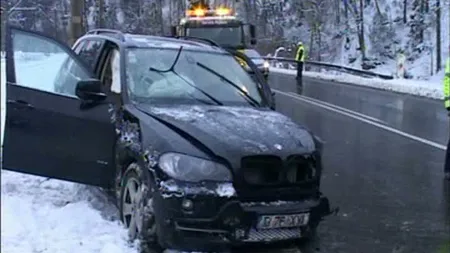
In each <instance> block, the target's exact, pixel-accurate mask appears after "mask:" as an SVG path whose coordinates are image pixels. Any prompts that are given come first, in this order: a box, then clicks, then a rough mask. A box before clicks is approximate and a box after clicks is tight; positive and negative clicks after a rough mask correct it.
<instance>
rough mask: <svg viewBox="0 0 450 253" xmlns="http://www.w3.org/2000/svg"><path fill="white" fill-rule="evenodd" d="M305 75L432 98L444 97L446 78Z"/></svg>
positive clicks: (274, 69) (288, 73)
mask: <svg viewBox="0 0 450 253" xmlns="http://www.w3.org/2000/svg"><path fill="white" fill-rule="evenodd" d="M270 71H271V72H275V73H281V74H287V75H296V71H295V70H289V69H281V68H274V67H272V68H270ZM303 75H304V76H307V77H312V78H317V79H322V80H327V81H336V82H342V83H348V84H354V85H361V86H366V87H371V88H377V89H382V90H388V91H395V92H401V93H407V94H412V95H416V96H422V97H428V98H432V99H443V97H444V93H443V90H442V81H443V78H444V74H443V73H442V74H441V75H438V77H439V76H442V77H441V79H439V78H433V79H432V80H430V81H419V80H407V79H394V80H382V79H379V78H372V79H371V78H364V77H358V76H354V75H350V74H344V73H342V74H340V75H334V74H328V73H319V72H310V71H305V72H304V73H303Z"/></svg>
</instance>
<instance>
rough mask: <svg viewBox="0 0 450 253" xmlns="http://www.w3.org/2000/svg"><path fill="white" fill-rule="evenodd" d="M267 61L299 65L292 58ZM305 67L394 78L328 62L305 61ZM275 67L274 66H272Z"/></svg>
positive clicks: (362, 75)
mask: <svg viewBox="0 0 450 253" xmlns="http://www.w3.org/2000/svg"><path fill="white" fill-rule="evenodd" d="M263 58H264V59H265V60H268V61H269V62H270V61H272V63H273V61H281V62H288V63H297V61H296V60H295V59H292V58H284V57H263ZM304 64H305V66H308V65H310V66H316V67H325V68H329V69H332V70H336V71H341V72H344V73H348V74H353V75H358V76H361V77H378V78H381V79H385V80H392V79H394V77H393V76H392V75H386V74H379V73H375V72H372V71H367V70H361V69H355V68H349V67H344V66H340V65H335V64H331V63H326V62H317V61H305V63H304ZM270 65H271V66H273V64H270Z"/></svg>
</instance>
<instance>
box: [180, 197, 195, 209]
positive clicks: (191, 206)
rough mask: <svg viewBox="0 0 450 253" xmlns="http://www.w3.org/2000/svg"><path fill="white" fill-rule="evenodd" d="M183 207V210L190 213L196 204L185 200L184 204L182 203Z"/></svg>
mask: <svg viewBox="0 0 450 253" xmlns="http://www.w3.org/2000/svg"><path fill="white" fill-rule="evenodd" d="M181 207H183V209H185V210H188V211H190V210H192V208H193V207H194V202H192V200H189V199H183V202H181Z"/></svg>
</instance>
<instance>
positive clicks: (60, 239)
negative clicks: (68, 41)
mask: <svg viewBox="0 0 450 253" xmlns="http://www.w3.org/2000/svg"><path fill="white" fill-rule="evenodd" d="M42 60H45V58H43V57H42V56H40V57H36V59H28V61H22V62H19V64H22V66H27V67H28V68H39V66H41V69H42V70H43V71H41V72H40V73H41V74H42V79H40V80H44V79H46V80H49V78H54V73H48V71H47V72H46V71H45V70H46V68H45V66H46V65H45V64H42ZM60 63H61V61H59V64H60ZM0 64H1V85H0V88H1V92H0V94H1V100H0V101H1V106H0V108H1V130H2V131H1V136H2V138H1V139H2V144H3V129H4V123H5V118H4V116H5V113H6V110H5V71H4V70H5V68H4V61H3V59H2V60H1V62H0ZM57 67H58V66H53V69H55V68H57ZM47 68H48V66H47ZM21 69H25V68H21ZM48 69H49V70H51V69H52V68H48ZM33 73H34V74H35V73H36V72H35V71H34V72H33ZM52 74H53V76H52ZM22 76H23V77H26V76H27V75H22ZM28 78H31V80H39V78H36V77H35V76H34V75H31V76H28ZM33 78H34V79H33ZM23 81H24V82H27V81H26V80H23ZM43 83H45V82H43ZM1 196H2V197H1V252H5V253H33V252H41V253H71V252H74V253H79V252H83V253H136V252H137V250H136V247H135V245H131V244H130V243H129V242H128V241H127V233H126V230H125V229H124V228H123V226H122V224H121V223H120V221H119V219H118V214H117V208H115V207H114V206H113V205H112V204H111V203H110V202H109V201H108V200H107V198H106V197H105V195H103V194H102V193H101V192H100V191H99V190H98V189H96V188H93V187H88V186H84V185H80V184H74V183H69V182H65V181H60V180H53V179H47V178H43V177H37V176H31V175H26V174H21V173H15V172H10V171H5V170H2V171H1Z"/></svg>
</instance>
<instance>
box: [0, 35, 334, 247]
mask: <svg viewBox="0 0 450 253" xmlns="http://www.w3.org/2000/svg"><path fill="white" fill-rule="evenodd" d="M6 34H7V35H6V43H7V44H6V58H7V59H6V65H7V87H6V88H7V116H6V131H5V139H4V150H3V151H4V152H3V159H4V164H3V165H4V167H5V168H6V169H9V170H14V171H19V172H24V173H30V174H35V175H41V176H46V177H51V178H57V179H63V180H68V181H73V182H79V183H83V184H89V185H95V186H100V187H102V188H105V189H109V190H110V192H111V193H113V195H114V196H115V197H116V199H117V203H118V206H119V209H120V214H121V218H122V221H123V223H124V224H125V226H126V228H127V229H128V231H129V235H130V238H131V239H135V238H140V239H142V240H143V241H144V242H145V244H146V245H152V246H155V247H159V248H160V249H166V248H170V249H182V250H192V251H193V250H202V251H207V250H218V249H222V248H227V247H229V246H233V245H242V244H246V243H268V242H275V241H283V240H297V239H299V238H301V237H305V236H307V235H308V234H310V232H311V231H314V229H315V228H316V227H317V225H318V224H319V222H320V221H321V220H322V218H323V217H324V216H326V215H328V214H330V207H329V202H328V200H327V198H325V197H324V196H323V195H322V193H321V192H320V189H319V186H320V178H321V172H322V166H321V145H320V142H319V141H318V140H317V139H316V138H315V137H314V136H313V135H312V134H311V133H310V132H309V131H308V130H307V129H306V128H305V127H303V126H299V125H297V124H296V123H294V122H293V121H292V120H291V119H289V118H288V117H286V116H284V115H282V114H280V113H277V112H275V111H274V110H273V98H272V93H271V90H270V88H269V86H268V85H267V83H266V82H265V81H264V78H263V77H262V76H258V78H256V79H253V78H251V77H250V76H249V74H248V73H247V72H246V71H245V70H244V69H243V68H242V67H241V66H240V64H239V63H238V62H237V61H236V60H235V58H234V57H235V56H239V57H242V58H244V59H246V60H247V61H248V65H249V66H250V67H251V68H256V67H255V65H254V64H253V63H252V62H251V60H250V59H249V58H247V57H245V56H243V55H239V53H238V52H231V51H226V50H224V49H222V48H220V47H217V46H214V45H212V44H211V43H210V42H208V41H203V40H201V39H195V38H170V37H155V36H146V35H133V34H124V33H121V32H119V31H113V30H94V31H91V32H89V33H87V34H86V35H85V36H83V37H82V38H80V39H79V40H78V41H77V42H76V43H75V45H74V46H73V48H72V49H70V48H69V47H67V46H66V45H64V44H63V43H60V42H57V41H56V40H54V39H51V38H50V37H48V36H45V35H43V34H40V33H36V32H30V31H25V30H23V29H20V28H15V27H11V26H10V27H8V29H7V32H6Z"/></svg>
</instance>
